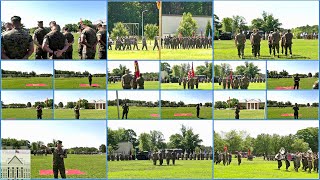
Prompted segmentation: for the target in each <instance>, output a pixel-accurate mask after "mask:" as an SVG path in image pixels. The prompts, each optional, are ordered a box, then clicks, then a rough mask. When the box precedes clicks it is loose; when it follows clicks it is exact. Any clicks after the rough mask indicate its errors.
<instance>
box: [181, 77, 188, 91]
mask: <svg viewBox="0 0 320 180" xmlns="http://www.w3.org/2000/svg"><path fill="white" fill-rule="evenodd" d="M182 83H183V89H186V86H187V79H186V78H183V82H182Z"/></svg>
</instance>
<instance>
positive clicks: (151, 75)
mask: <svg viewBox="0 0 320 180" xmlns="http://www.w3.org/2000/svg"><path fill="white" fill-rule="evenodd" d="M126 70H129V69H128V68H127V66H125V65H122V64H120V65H119V67H118V68H114V69H112V72H109V71H108V76H109V77H110V76H119V77H122V76H123V75H125V73H126ZM129 73H130V74H132V71H130V70H129ZM158 77H159V72H146V73H143V78H144V79H158Z"/></svg>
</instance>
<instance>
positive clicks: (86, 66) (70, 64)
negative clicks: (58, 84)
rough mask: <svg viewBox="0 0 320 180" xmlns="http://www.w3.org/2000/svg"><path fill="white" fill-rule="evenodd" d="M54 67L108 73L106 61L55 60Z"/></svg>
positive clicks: (92, 72)
mask: <svg viewBox="0 0 320 180" xmlns="http://www.w3.org/2000/svg"><path fill="white" fill-rule="evenodd" d="M54 69H56V70H66V71H76V72H77V71H80V72H84V71H88V72H89V73H91V74H95V73H103V74H106V72H107V70H106V69H107V66H106V62H105V61H55V62H54Z"/></svg>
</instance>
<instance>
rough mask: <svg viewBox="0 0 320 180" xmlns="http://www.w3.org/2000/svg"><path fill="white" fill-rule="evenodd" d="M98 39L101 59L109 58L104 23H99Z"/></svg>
mask: <svg viewBox="0 0 320 180" xmlns="http://www.w3.org/2000/svg"><path fill="white" fill-rule="evenodd" d="M97 27H98V32H97V40H98V47H99V49H98V51H99V52H98V56H99V59H106V58H107V43H106V40H107V30H106V28H104V26H103V25H102V24H98V25H97Z"/></svg>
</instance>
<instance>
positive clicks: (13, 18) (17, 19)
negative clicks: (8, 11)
mask: <svg viewBox="0 0 320 180" xmlns="http://www.w3.org/2000/svg"><path fill="white" fill-rule="evenodd" d="M11 21H12V22H13V21H21V17H20V16H12V17H11Z"/></svg>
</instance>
